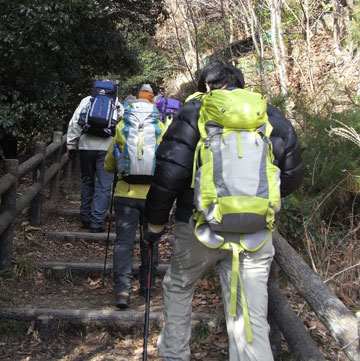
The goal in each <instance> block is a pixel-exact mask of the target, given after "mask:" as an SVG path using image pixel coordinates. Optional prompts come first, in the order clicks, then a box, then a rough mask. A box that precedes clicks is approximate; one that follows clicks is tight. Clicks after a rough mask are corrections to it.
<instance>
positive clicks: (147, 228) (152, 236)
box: [143, 222, 165, 245]
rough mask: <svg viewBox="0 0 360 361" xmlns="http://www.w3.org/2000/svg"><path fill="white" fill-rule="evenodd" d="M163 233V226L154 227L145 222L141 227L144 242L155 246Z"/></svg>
mask: <svg viewBox="0 0 360 361" xmlns="http://www.w3.org/2000/svg"><path fill="white" fill-rule="evenodd" d="M164 233H165V225H160V226H159V225H154V224H151V223H147V222H145V223H144V225H143V234H144V242H145V243H146V244H152V245H155V244H156V243H158V242H159V241H160V238H161V236H162V235H163V234H164Z"/></svg>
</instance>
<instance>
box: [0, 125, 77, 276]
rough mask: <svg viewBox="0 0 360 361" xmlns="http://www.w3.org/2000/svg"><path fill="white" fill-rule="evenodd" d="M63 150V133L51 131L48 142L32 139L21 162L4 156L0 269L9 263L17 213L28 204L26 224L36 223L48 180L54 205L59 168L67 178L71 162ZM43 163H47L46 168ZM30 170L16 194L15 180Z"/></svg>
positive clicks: (57, 191)
mask: <svg viewBox="0 0 360 361" xmlns="http://www.w3.org/2000/svg"><path fill="white" fill-rule="evenodd" d="M65 151H66V135H63V133H62V132H55V133H54V137H53V141H52V143H51V144H49V145H48V146H46V143H43V142H38V143H36V146H35V155H34V156H32V157H31V158H30V159H28V160H27V161H25V162H24V163H22V164H21V165H19V161H18V160H17V159H5V160H4V172H5V175H4V176H3V177H1V178H0V196H1V206H0V270H3V269H5V268H7V267H10V266H11V262H12V253H13V237H14V225H15V221H16V218H17V217H18V215H19V214H20V213H21V212H22V211H23V210H24V209H25V208H26V207H30V209H29V218H30V219H29V221H30V224H31V225H32V226H37V225H39V224H40V221H41V212H42V206H43V198H44V189H45V187H46V186H47V185H48V184H49V187H50V190H49V202H50V206H51V205H53V206H54V205H55V204H56V202H57V200H58V193H59V182H60V171H61V170H62V169H63V168H64V177H65V179H66V180H68V181H69V180H70V177H71V162H68V157H67V155H66V152H65ZM47 161H48V162H47ZM46 163H49V164H50V166H49V167H48V168H46ZM30 172H32V182H31V184H30V185H29V186H28V187H27V189H26V190H25V191H24V192H23V194H22V195H21V196H20V197H18V198H17V186H18V184H19V181H20V179H21V178H23V177H24V176H26V175H27V174H29V173H30Z"/></svg>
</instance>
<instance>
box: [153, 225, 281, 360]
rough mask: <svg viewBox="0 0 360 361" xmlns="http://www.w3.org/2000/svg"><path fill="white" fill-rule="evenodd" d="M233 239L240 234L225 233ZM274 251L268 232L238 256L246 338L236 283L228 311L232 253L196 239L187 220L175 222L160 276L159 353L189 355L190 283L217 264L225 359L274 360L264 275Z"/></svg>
mask: <svg viewBox="0 0 360 361" xmlns="http://www.w3.org/2000/svg"><path fill="white" fill-rule="evenodd" d="M234 236H236V237H234ZM231 238H232V239H231ZM236 238H237V239H239V235H234V234H232V235H229V236H226V237H225V240H226V242H230V241H232V242H234V243H238V241H237V240H236ZM273 256H274V247H273V244H272V238H271V237H270V239H269V240H268V241H267V242H266V243H265V245H264V246H263V247H262V248H261V249H260V250H258V251H256V252H245V253H240V255H239V270H240V276H241V279H242V282H243V287H244V292H245V297H246V302H247V306H248V312H249V317H250V323H251V330H252V334H253V341H252V342H251V343H249V342H248V341H247V338H246V333H245V323H244V318H243V314H242V304H241V297H240V292H241V291H240V285H239V284H238V288H237V292H238V293H237V294H238V295H237V306H236V317H231V316H229V305H230V285H231V274H232V252H231V251H226V250H218V249H211V248H208V247H206V246H204V245H203V244H201V243H200V242H199V241H198V240H197V239H196V238H195V236H194V235H193V233H192V231H191V228H190V226H189V225H188V224H187V223H184V222H177V224H176V228H175V241H174V246H173V253H172V258H171V265H170V267H169V269H168V270H167V272H166V274H165V277H164V281H163V291H164V293H163V297H164V326H163V328H162V331H161V334H160V337H159V340H158V353H159V355H160V356H163V357H173V358H177V359H179V360H183V361H189V360H190V347H189V341H190V336H191V312H192V299H193V295H194V286H195V283H196V281H198V280H199V279H200V278H201V276H202V275H203V274H204V273H205V272H206V271H207V270H208V269H209V268H210V267H214V266H215V265H218V270H219V276H220V283H221V290H222V298H223V303H224V311H225V317H226V325H227V331H228V336H229V360H230V361H240V360H241V361H260V360H261V361H273V356H272V351H271V347H270V342H269V325H268V322H267V306H268V296H267V280H268V276H269V272H270V266H271V262H272V259H273Z"/></svg>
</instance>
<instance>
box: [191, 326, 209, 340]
mask: <svg viewBox="0 0 360 361" xmlns="http://www.w3.org/2000/svg"><path fill="white" fill-rule="evenodd" d="M192 334H193V336H192V337H193V340H194V341H195V342H197V343H201V342H204V341H206V340H207V338H208V337H209V335H210V332H209V328H208V327H207V325H206V324H204V323H202V322H199V323H198V324H197V325H196V326H195V327H194V330H193V332H192Z"/></svg>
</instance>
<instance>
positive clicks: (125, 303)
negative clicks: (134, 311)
mask: <svg viewBox="0 0 360 361" xmlns="http://www.w3.org/2000/svg"><path fill="white" fill-rule="evenodd" d="M115 305H116V307H117V308H129V306H130V294H129V293H127V292H119V293H118V294H116V295H115Z"/></svg>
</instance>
